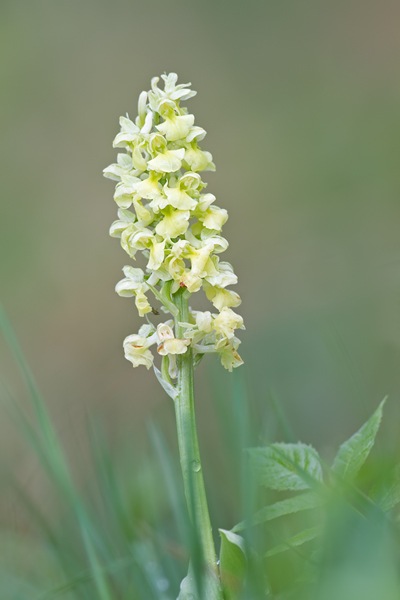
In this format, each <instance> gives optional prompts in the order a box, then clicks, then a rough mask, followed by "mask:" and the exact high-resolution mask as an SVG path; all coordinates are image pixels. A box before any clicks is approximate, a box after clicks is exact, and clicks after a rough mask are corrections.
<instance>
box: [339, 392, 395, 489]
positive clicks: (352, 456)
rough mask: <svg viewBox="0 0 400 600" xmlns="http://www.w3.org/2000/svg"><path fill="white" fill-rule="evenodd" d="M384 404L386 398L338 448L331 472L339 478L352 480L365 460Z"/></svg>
mask: <svg viewBox="0 0 400 600" xmlns="http://www.w3.org/2000/svg"><path fill="white" fill-rule="evenodd" d="M385 402H386V398H384V400H382V402H381V403H380V405H379V406H378V408H377V409H376V411H375V412H374V414H373V415H372V417H371V418H370V419H368V421H367V422H366V423H365V424H364V425H363V426H362V427H361V429H359V430H358V431H357V433H355V434H354V435H353V436H351V438H350V439H348V440H347V441H346V442H344V443H343V444H342V445H341V446H340V448H339V452H338V453H337V455H336V458H335V460H334V461H333V466H332V470H333V471H334V472H335V473H336V474H337V475H339V476H340V477H343V478H346V479H349V480H352V479H354V478H355V477H356V475H357V473H358V472H359V470H360V469H361V467H362V466H363V464H364V463H365V461H366V460H367V458H368V455H369V453H370V452H371V448H372V446H373V445H374V442H375V437H376V434H377V433H378V429H379V425H380V424H381V419H382V410H383V406H384V404H385Z"/></svg>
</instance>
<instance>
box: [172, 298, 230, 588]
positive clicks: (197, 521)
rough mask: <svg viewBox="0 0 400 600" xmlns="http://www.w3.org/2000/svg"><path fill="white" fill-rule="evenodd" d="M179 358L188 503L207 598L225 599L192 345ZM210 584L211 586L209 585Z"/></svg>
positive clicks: (185, 311)
mask: <svg viewBox="0 0 400 600" xmlns="http://www.w3.org/2000/svg"><path fill="white" fill-rule="evenodd" d="M183 292H184V290H179V291H178V292H177V293H176V294H175V295H174V300H175V303H176V306H177V307H178V309H179V316H178V317H177V318H176V319H175V336H176V337H177V338H181V337H183V328H182V327H181V326H180V325H179V322H186V323H187V322H188V321H189V306H188V301H187V298H185V297H184V294H183ZM177 358H178V390H179V392H178V396H177V398H176V400H175V414H176V425H177V432H178V444H179V454H180V461H181V468H182V475H183V484H184V489H185V496H186V502H187V506H188V511H189V516H190V519H191V522H192V524H193V526H194V528H195V531H196V535H198V537H199V543H200V547H201V554H202V558H203V561H204V563H205V565H206V567H207V568H208V570H210V571H211V573H212V577H211V578H210V579H209V581H208V583H207V591H208V597H207V600H221V599H222V592H221V587H220V583H219V578H218V567H217V562H216V555H215V547H214V540H213V536H212V529H211V522H210V516H209V512H208V505H207V498H206V491H205V487H204V479H203V472H202V468H201V460H200V450H199V442H198V438H197V427H196V414H195V407H194V387H193V354H192V349H191V348H190V347H189V348H188V350H187V352H185V354H180V355H179V356H178V357H177ZM210 584H211V588H209V587H208V586H210Z"/></svg>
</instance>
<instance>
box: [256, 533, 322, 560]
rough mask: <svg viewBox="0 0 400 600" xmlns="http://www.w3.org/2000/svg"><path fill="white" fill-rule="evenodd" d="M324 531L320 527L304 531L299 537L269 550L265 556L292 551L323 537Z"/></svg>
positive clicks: (295, 536) (296, 536)
mask: <svg viewBox="0 0 400 600" xmlns="http://www.w3.org/2000/svg"><path fill="white" fill-rule="evenodd" d="M322 531H323V529H322V527H320V526H317V527H311V528H310V529H304V530H303V531H301V532H300V533H298V534H297V535H294V536H293V537H291V538H289V539H288V540H286V541H285V542H283V543H282V544H279V545H278V546H275V547H274V548H272V549H271V550H269V551H268V552H267V553H266V554H265V556H266V557H268V556H274V555H275V554H279V553H280V552H285V550H290V549H292V548H296V547H297V546H301V545H302V544H305V543H306V542H310V541H311V540H313V539H315V538H316V537H318V536H319V535H321V533H322Z"/></svg>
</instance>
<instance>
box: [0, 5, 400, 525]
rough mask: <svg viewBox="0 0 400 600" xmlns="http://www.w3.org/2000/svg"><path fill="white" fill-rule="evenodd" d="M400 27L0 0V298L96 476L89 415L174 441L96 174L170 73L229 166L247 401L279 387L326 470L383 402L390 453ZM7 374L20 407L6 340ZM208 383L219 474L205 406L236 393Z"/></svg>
mask: <svg viewBox="0 0 400 600" xmlns="http://www.w3.org/2000/svg"><path fill="white" fill-rule="evenodd" d="M399 19H400V6H399V4H398V3H396V2H391V1H390V0H383V1H382V2H379V3H378V2H370V1H368V0H366V1H363V2H361V1H360V2H356V1H350V2H349V1H346V2H344V1H339V2H328V1H323V0H322V1H319V2H317V1H313V2H311V1H304V2H298V1H297V2H296V1H295V0H291V1H290V0H289V1H281V2H278V1H272V0H266V1H261V0H248V1H247V2H237V1H232V2H222V1H218V0H213V1H212V0H203V1H193V0H170V1H166V0H164V1H162V0H156V1H151V0H149V1H147V2H139V1H128V0H113V1H110V0H108V1H105V0H103V1H97V2H96V1H94V0H79V1H78V0H68V1H67V0H51V1H50V0H48V1H45V0H33V1H32V0H31V1H28V0H12V1H11V0H2V2H1V4H0V104H1V111H0V139H1V162H0V165H1V171H2V176H1V179H0V202H1V204H0V210H1V217H0V269H1V300H2V302H3V303H4V305H5V307H6V309H7V311H8V313H9V316H10V318H11V319H12V321H13V323H14V326H15V328H16V330H17V333H18V335H19V338H20V340H21V343H22V345H23V347H24V349H25V351H26V354H27V356H28V359H29V361H30V364H31V366H32V369H33V371H34V373H35V375H36V377H37V379H38V381H39V384H40V387H41V388H42V390H43V392H44V394H45V397H46V399H47V402H48V405H49V407H50V410H51V412H52V414H53V415H54V418H55V421H56V424H57V428H58V430H59V432H60V434H61V436H62V438H63V440H64V442H65V444H66V446H67V448H68V449H69V451H70V453H71V456H72V459H73V461H74V463H75V464H76V465H77V470H78V471H79V472H80V473H81V475H82V476H83V477H85V478H86V477H90V469H91V464H90V462H89V460H88V458H87V450H86V442H85V439H86V435H85V427H86V417H87V415H93V414H94V413H96V414H99V415H100V419H101V420H103V421H104V423H105V424H106V428H107V431H108V435H109V437H110V440H111V444H112V445H115V446H117V445H118V444H122V445H123V444H125V440H131V438H133V439H134V443H135V445H137V446H138V447H142V445H141V444H142V441H144V439H145V427H144V423H145V421H146V419H147V418H148V417H149V416H153V417H155V418H156V419H161V420H163V419H164V416H168V419H169V421H168V422H169V423H170V424H171V430H172V419H171V407H170V403H171V401H170V400H169V399H168V398H167V397H166V396H165V394H164V393H163V392H162V391H161V390H160V388H159V387H158V384H157V383H156V382H155V378H154V376H153V375H152V373H151V372H147V371H146V370H145V369H137V370H136V371H133V370H132V368H131V365H130V363H128V362H127V361H125V360H124V358H123V352H122V340H123V338H124V337H125V336H126V335H128V334H130V333H134V332H135V331H137V328H138V327H139V325H140V320H139V317H137V315H136V311H135V308H134V303H133V301H129V300H124V299H121V298H119V297H118V296H117V295H116V294H115V292H114V285H115V283H116V282H117V281H118V280H119V279H120V278H121V274H122V273H121V268H122V267H123V266H124V264H128V263H129V259H128V257H127V256H126V255H125V254H124V252H123V251H122V250H121V248H120V247H119V244H118V242H117V241H116V240H112V239H111V238H109V237H108V227H109V224H110V223H111V222H112V220H113V219H114V217H115V213H116V207H115V204H114V202H113V200H112V193H113V186H112V183H111V182H109V181H107V180H105V179H103V178H102V174H101V171H102V169H103V168H104V167H105V166H107V165H108V164H109V163H110V162H113V160H114V158H115V156H116V151H115V150H113V149H112V145H111V143H112V139H113V137H114V135H115V134H116V133H117V131H118V117H119V116H120V115H121V114H125V113H126V112H129V114H130V115H131V116H132V117H134V116H135V115H136V102H137V97H138V95H139V93H140V92H141V91H142V90H143V89H148V88H149V85H150V79H151V77H153V76H155V75H160V74H161V73H162V72H164V71H166V72H169V71H175V72H177V73H178V74H179V77H180V81H181V82H187V81H191V82H192V85H193V88H194V89H195V90H197V91H198V95H197V96H196V97H195V98H194V99H192V100H190V101H189V103H188V106H189V109H190V110H191V111H192V112H193V113H194V114H195V116H196V123H197V124H198V125H200V126H203V127H204V128H205V129H206V130H207V131H208V135H207V137H206V139H205V140H204V141H203V143H202V147H203V148H204V149H206V150H209V151H211V152H212V154H213V156H214V160H215V162H216V165H217V171H216V173H215V174H214V173H210V174H207V181H208V182H209V187H208V191H210V192H212V193H214V194H215V195H216V196H217V199H218V204H219V205H220V206H222V207H225V208H227V209H228V211H229V214H230V219H229V221H228V223H227V225H226V226H225V228H224V234H225V236H226V237H227V238H228V240H229V241H230V248H229V250H228V252H227V253H226V255H225V256H226V257H227V259H228V260H229V261H230V262H232V263H233V265H234V267H235V270H236V272H237V273H238V275H239V285H238V286H237V288H236V289H237V291H238V292H239V294H240V295H241V297H242V298H243V304H242V306H241V308H240V312H241V314H242V315H243V316H244V318H245V323H246V326H247V330H246V332H243V334H242V339H243V344H242V355H243V358H244V359H245V362H246V366H245V367H243V370H244V372H245V377H246V379H247V381H248V385H249V394H250V396H251V398H252V399H253V401H254V402H255V403H257V404H258V406H259V407H265V409H266V410H267V407H268V404H267V396H268V393H269V392H270V391H271V390H273V391H274V393H275V394H276V395H277V396H278V397H279V398H280V399H281V401H282V404H283V406H284V407H285V409H286V411H287V414H288V417H289V419H290V421H291V423H292V427H293V429H294V432H295V436H296V438H297V437H298V438H300V439H302V440H303V441H304V442H309V443H313V444H315V445H316V446H317V447H318V448H319V449H320V450H321V451H322V452H323V453H325V455H326V456H328V457H329V456H330V453H331V451H332V450H331V448H332V447H333V446H337V444H338V443H339V442H341V441H342V440H344V439H346V437H348V435H350V434H351V433H352V432H353V431H354V429H355V428H357V427H358V426H359V425H360V424H361V423H362V422H363V421H364V420H365V418H366V417H367V416H368V415H369V414H370V413H371V412H372V409H373V408H375V406H376V405H377V404H378V402H379V401H380V400H381V398H382V397H383V396H384V395H385V394H387V393H388V394H389V395H390V402H389V404H388V406H387V410H386V415H385V420H384V425H383V431H384V433H383V434H381V437H380V439H381V443H382V444H383V445H384V446H386V447H387V449H388V450H389V451H390V452H396V451H397V450H396V444H397V437H398V434H397V432H398V424H399V418H400V407H399V393H400V368H399V367H400V235H399V232H400V204H399V191H400V175H399V158H400V144H399V140H400V119H399V112H400V84H399V77H398V65H399V58H400V38H399V35H398V23H399ZM0 359H1V363H2V372H3V373H4V374H5V376H6V377H5V378H6V380H7V382H8V384H9V386H10V387H11V388H12V390H13V392H14V394H15V395H16V396H17V397H19V398H21V401H22V398H23V395H24V393H23V391H22V390H23V387H22V384H21V383H20V381H19V379H18V378H17V376H16V373H15V370H14V368H13V366H12V362H11V360H10V358H9V356H8V354H7V351H6V349H5V348H4V346H0ZM209 361H211V362H212V359H209ZM199 372H200V373H201V374H202V376H199V377H198V379H199V383H198V412H199V420H200V438H201V445H202V447H203V449H204V454H205V455H206V463H207V460H208V464H209V465H211V463H212V462H213V461H212V460H211V459H212V458H213V453H214V442H213V440H214V438H215V435H216V430H215V428H214V425H213V423H214V412H213V401H212V394H210V393H209V391H210V388H211V386H212V382H213V378H214V379H215V378H216V377H222V378H224V379H223V382H224V385H225V384H229V381H230V379H229V375H226V374H225V373H224V372H223V371H222V369H219V368H217V367H216V366H215V369H214V368H212V367H211V366H210V364H208V365H207V364H203V365H202V366H201V370H200V371H199ZM223 389H228V388H223ZM269 414H270V413H268V412H267V413H266V414H265V422H266V427H267V428H268V423H269V422H272V416H271V418H270V417H269ZM0 423H1V425H0V451H1V453H2V456H3V459H5V460H3V462H6V463H7V464H8V465H12V467H13V469H14V470H15V472H17V473H19V474H20V478H21V481H22V482H23V484H24V486H25V487H26V488H31V489H32V490H33V492H34V493H36V494H37V495H39V496H41V494H42V492H41V490H43V485H44V484H43V482H42V481H41V480H40V478H39V476H38V473H37V467H36V466H35V462H34V461H33V460H32V459H31V458H30V456H29V453H28V452H27V450H26V449H25V446H23V445H22V444H21V443H20V441H19V435H18V434H17V433H16V432H15V430H13V429H12V428H11V427H10V424H9V422H8V421H7V420H6V418H5V417H4V415H3V416H2V418H1V421H0ZM132 443H133V442H132ZM136 459H137V460H140V455H137V457H136ZM214 466H216V468H217V472H218V468H219V470H220V473H221V477H223V462H222V461H220V463H218V461H217V463H216V465H214ZM4 506H5V510H3V511H2V513H1V515H2V516H1V518H2V520H5V521H8V522H9V519H10V515H11V516H12V518H13V519H14V520H15V522H17V523H18V518H17V517H16V516H15V514H14V510H13V505H12V500H7V499H6V500H5V501H4ZM230 525H232V523H226V526H230Z"/></svg>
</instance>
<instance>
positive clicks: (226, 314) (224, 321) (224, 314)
mask: <svg viewBox="0 0 400 600" xmlns="http://www.w3.org/2000/svg"><path fill="white" fill-rule="evenodd" d="M214 328H215V331H216V332H217V334H220V335H222V336H223V337H225V338H227V339H231V338H233V337H234V334H235V329H243V319H242V317H241V316H240V315H237V314H236V313H235V312H233V310H231V309H230V308H227V307H226V306H224V308H223V309H222V310H221V312H220V313H219V315H218V316H216V317H215V319H214Z"/></svg>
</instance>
